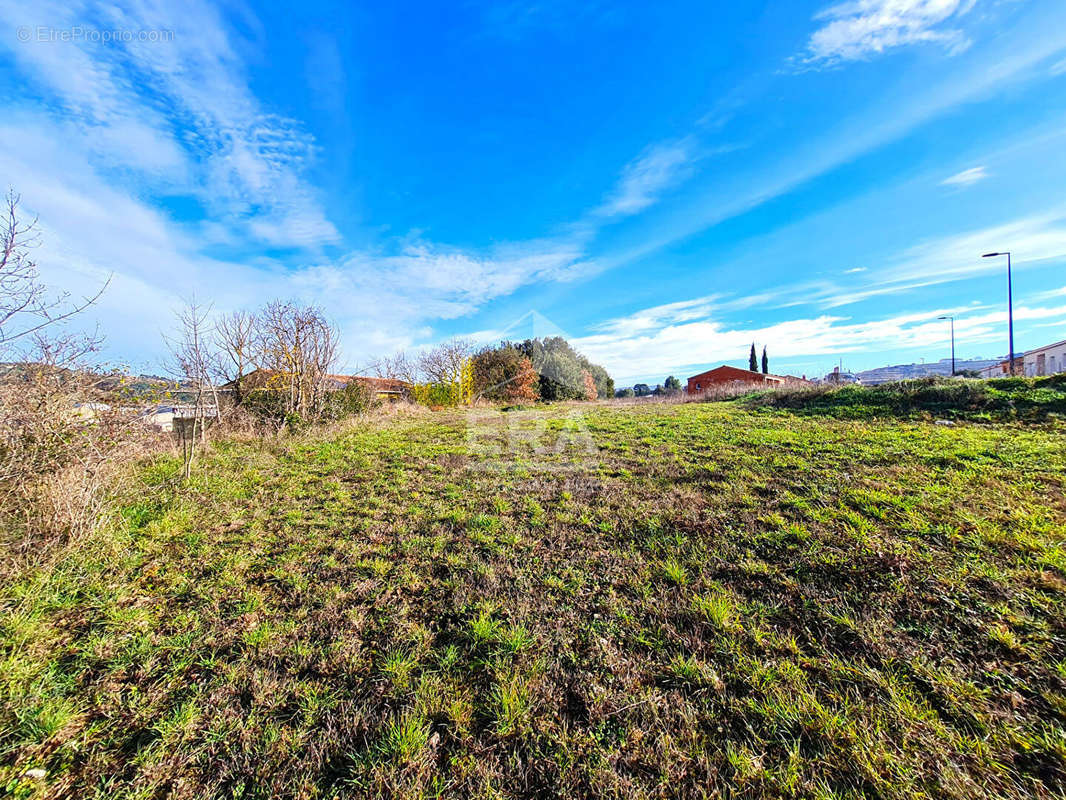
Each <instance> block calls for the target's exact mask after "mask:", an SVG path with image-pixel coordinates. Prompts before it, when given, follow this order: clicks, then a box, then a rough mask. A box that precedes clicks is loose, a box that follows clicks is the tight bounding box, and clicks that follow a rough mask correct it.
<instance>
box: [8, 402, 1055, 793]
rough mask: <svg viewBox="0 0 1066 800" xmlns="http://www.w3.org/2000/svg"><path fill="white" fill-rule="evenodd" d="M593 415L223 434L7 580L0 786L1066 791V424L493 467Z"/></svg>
mask: <svg viewBox="0 0 1066 800" xmlns="http://www.w3.org/2000/svg"><path fill="white" fill-rule="evenodd" d="M569 412H570V409H569V408H567V407H565V406H564V407H556V408H553V409H550V410H548V411H546V412H515V413H511V414H506V415H499V416H497V417H495V418H493V419H489V420H487V421H480V422H473V423H472V424H474V425H475V426H477V427H476V428H475V429H474V434H475V435H474V437H473V439H471V438H470V437H469V436H468V428H467V423H468V421H469V419H468V418H466V417H464V416H462V415H455V416H448V415H441V414H438V415H434V416H433V417H431V418H419V419H406V420H405V419H400V420H395V421H391V422H381V423H375V424H373V425H372V426H370V427H369V428H365V429H361V430H360V429H352V430H350V431H348V432H346V433H341V434H337V435H333V436H328V437H321V438H318V439H309V440H306V441H301V442H297V443H293V444H291V445H290V446H288V447H287V448H277V449H276V451H274V452H271V451H270V450H268V449H266V448H263V447H261V446H257V445H252V444H247V445H243V444H227V445H223V446H219V447H218V449H217V451H216V452H215V453H214V454H213V455H212V456H211V457H210V458H209V459H208V461H207V463H204V464H203V465H202V466H201V468H200V470H199V472H198V474H197V475H196V477H195V479H194V485H193V486H192V487H190V488H188V489H185V490H183V491H182V493H181V494H180V495H174V494H171V493H170V492H168V491H167V490H165V489H158V490H154V491H152V492H151V493H150V494H149V495H148V496H149V497H152V498H153V499H152V500H150V501H142V502H139V503H134V504H130V505H128V506H126V507H125V508H124V510H123V515H122V518H121V520H120V522H119V524H117V525H116V526H115V530H113V531H110V532H107V533H106V534H101V535H100V536H97V537H96V538H94V539H93V540H92V541H89V542H85V543H84V544H82V545H80V546H78V547H75V548H71V549H70V550H69V551H68V553H67V554H66V555H65V556H64V557H62V558H61V559H60V560H59V561H57V562H56V563H54V564H53V565H52V566H50V567H48V568H44V569H41V570H38V571H35V572H34V573H32V574H27V575H25V576H23V577H22V578H21V579H20V580H18V581H17V582H15V583H14V584H13V585H10V586H7V587H4V588H3V589H2V594H0V601H2V605H0V631H2V633H0V658H2V660H3V662H2V666H0V672H2V677H0V682H2V683H0V692H2V694H0V702H2V707H0V791H2V790H3V788H4V787H5V785H6V786H7V788H8V790H9V791H12V792H15V793H20V794H23V795H25V796H32V795H34V794H35V793H39V794H41V795H50V796H78V797H93V796H96V797H108V798H121V797H158V796H164V795H170V796H174V797H211V796H225V797H264V798H265V797H306V798H310V797H332V796H334V795H338V796H348V795H354V796H380V795H382V794H387V795H411V796H420V795H433V794H438V793H439V794H443V795H444V796H450V797H493V796H501V795H503V796H519V797H534V796H551V795H563V796H574V797H576V796H589V795H597V796H631V797H636V796H676V795H685V796H699V795H702V794H707V795H715V794H718V793H723V792H725V793H728V792H730V791H732V792H735V793H736V794H737V795H740V796H762V795H786V794H794V793H798V794H804V795H814V796H817V795H821V796H831V795H832V794H834V793H835V794H837V795H859V794H865V795H866V796H870V797H879V796H880V797H914V796H921V795H923V794H925V795H933V796H979V795H988V796H997V797H1010V796H1026V795H1034V794H1040V793H1042V792H1043V793H1049V792H1056V791H1059V790H1060V788H1061V786H1062V782H1063V781H1064V779H1066V739H1064V733H1063V731H1064V728H1066V639H1064V636H1066V630H1064V616H1063V611H1064V609H1066V603H1064V589H1066V580H1064V579H1066V549H1064V548H1066V531H1064V520H1066V502H1064V496H1063V477H1062V476H1063V475H1064V474H1066V446H1064V445H1066V429H1063V427H1061V425H1059V426H1058V427H1045V428H1032V427H1029V428H1023V427H1015V426H1005V425H1001V426H988V425H984V426H970V425H959V426H956V427H941V426H934V425H930V424H927V423H921V422H916V423H895V422H891V421H873V422H859V421H841V420H832V419H817V418H811V417H799V416H795V415H792V414H790V413H787V412H774V411H770V412H766V411H763V412H758V413H752V412H750V411H746V410H744V409H743V408H741V407H738V406H737V405H734V404H700V405H684V406H665V407H628V408H623V409H617V408H602V407H600V408H595V409H590V410H588V411H587V413H586V416H585V424H586V425H587V429H588V431H589V433H590V435H591V436H592V438H593V439H594V440H595V443H596V445H597V447H598V454H596V455H595V456H593V457H589V455H588V453H587V452H586V450H585V449H584V448H583V447H582V446H581V445H582V440H581V439H580V437H579V436H576V435H572V436H571V438H569V439H568V440H567V439H565V438H564V442H565V441H568V442H569V446H567V447H564V448H558V449H557V448H555V447H554V446H551V447H550V452H548V453H546V454H543V453H542V454H540V455H536V454H532V453H525V455H523V456H522V457H521V458H519V459H518V460H517V461H516V462H512V463H511V464H510V466H511V467H512V469H509V470H507V471H504V472H498V471H493V470H485V469H481V468H480V467H482V466H484V465H485V463H486V459H485V457H484V455H483V454H482V455H479V454H478V453H476V452H475V453H474V454H473V455H471V450H470V446H471V442H472V441H473V443H475V444H485V443H486V442H491V441H492V437H493V436H495V435H497V434H499V436H500V437H501V439H500V440H501V441H502V437H503V434H504V432H505V431H506V430H507V428H506V426H507V425H509V424H511V425H516V426H517V427H518V428H520V429H522V430H524V431H527V432H531V431H535V430H536V426H537V425H539V424H543V423H544V420H545V418H546V419H547V426H548V433H549V435H550V434H553V433H554V432H558V431H559V430H560V429H561V428H567V426H568V425H569V423H568V422H567V414H568V413H569ZM549 444H550V445H554V439H552V440H551V441H550V442H549ZM557 450H559V451H558V452H557ZM545 465H550V466H553V467H555V468H559V470H560V471H554V472H544V471H542V469H541V467H543V466H545ZM175 471H176V465H175V464H174V463H173V462H170V461H160V462H158V463H156V464H153V465H149V466H148V467H146V468H145V469H144V470H143V471H142V478H143V480H144V481H145V482H146V483H147V484H148V485H155V484H160V483H161V482H163V481H164V479H166V478H167V477H168V476H170V475H173V474H174V473H175ZM33 767H41V768H44V769H46V770H47V777H46V778H45V779H44V780H43V781H34V780H31V779H29V778H24V779H21V780H20V779H19V777H18V776H20V775H22V774H23V773H24V771H25V770H26V769H28V768H33Z"/></svg>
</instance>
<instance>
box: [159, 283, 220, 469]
mask: <svg viewBox="0 0 1066 800" xmlns="http://www.w3.org/2000/svg"><path fill="white" fill-rule="evenodd" d="M210 317H211V306H210V305H207V306H204V305H203V304H201V303H199V302H197V301H196V299H195V298H192V299H190V300H188V301H187V302H186V304H185V307H184V308H182V309H181V310H180V311H179V312H178V314H177V321H178V334H177V336H176V337H175V338H173V339H168V340H167V344H168V346H169V347H170V353H171V359H172V363H171V366H170V371H171V372H172V373H174V374H175V375H177V376H179V377H181V378H182V379H183V380H184V381H185V383H186V385H187V386H188V387H189V390H190V391H191V392H192V395H193V408H192V411H193V414H192V422H191V425H190V423H189V422H188V421H187V420H185V419H182V418H181V417H179V415H178V414H175V415H174V425H175V426H176V427H178V429H179V430H178V432H179V434H180V437H181V444H182V456H183V460H184V465H185V478H186V480H188V478H189V474H190V472H191V470H192V462H193V458H194V456H195V450H196V439H197V437H199V439H200V442H201V444H203V443H204V442H205V441H206V438H207V433H206V428H207V417H208V412H207V403H206V400H207V397H208V396H210V397H211V400H212V407H213V410H214V411H213V414H212V415H211V416H212V417H215V416H217V414H218V390H217V388H216V387H215V382H214V380H213V376H214V372H215V369H216V367H217V365H218V354H217V353H216V352H215V350H214V344H215V343H214V339H213V338H212V336H211V333H212V326H211V324H210ZM190 427H191V430H190V429H189V428H190Z"/></svg>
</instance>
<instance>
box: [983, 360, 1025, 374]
mask: <svg viewBox="0 0 1066 800" xmlns="http://www.w3.org/2000/svg"><path fill="white" fill-rule="evenodd" d="M1024 371H1025V356H1015V357H1014V374H1016V375H1022V374H1023V373H1024ZM977 374H978V375H980V376H981V377H982V378H1006V377H1007V376H1008V375H1010V359H1007V358H1004V359H1002V360H1000V361H997V362H996V363H994V364H989V365H988V366H987V367H982V368H981V369H979V370H977Z"/></svg>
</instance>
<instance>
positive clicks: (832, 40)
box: [804, 0, 976, 65]
mask: <svg viewBox="0 0 1066 800" xmlns="http://www.w3.org/2000/svg"><path fill="white" fill-rule="evenodd" d="M975 2H976V0H850V1H849V2H845V3H840V4H838V5H834V6H830V7H829V8H826V9H825V10H823V11H821V12H819V13H818V14H817V15H816V16H815V20H817V21H819V22H822V23H824V24H823V25H822V26H821V27H820V28H818V30H816V31H815V32H814V33H813V34H811V38H810V40H809V41H808V43H807V55H806V57H805V59H804V61H805V63H808V64H815V65H817V64H825V65H830V64H835V63H839V62H841V61H856V60H859V59H865V58H869V57H870V56H874V55H880V54H881V53H884V52H885V51H886V50H891V49H894V48H897V47H903V46H904V45H911V44H918V43H922V42H938V43H940V44H943V45H944V46H945V47H947V48H948V49H949V51H951V52H953V53H954V52H960V51H961V50H964V49H965V48H966V47H967V46H968V45H969V40H968V39H967V38H966V35H965V34H964V33H963V31H962V30H960V29H958V28H951V27H945V25H944V24H945V23H947V22H949V21H951V20H958V18H959V17H961V16H963V15H964V14H965V13H966V12H968V11H969V10H970V9H971V8H973V6H974V3H975Z"/></svg>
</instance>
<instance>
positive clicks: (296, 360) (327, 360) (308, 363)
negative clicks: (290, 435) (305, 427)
mask: <svg viewBox="0 0 1066 800" xmlns="http://www.w3.org/2000/svg"><path fill="white" fill-rule="evenodd" d="M257 327H258V329H259V340H258V341H259V363H260V365H261V366H262V368H263V369H264V370H266V371H268V372H269V374H270V376H271V377H270V379H271V381H272V382H273V384H274V385H272V386H271V387H270V388H273V389H276V390H280V391H282V392H283V393H284V395H285V398H286V403H285V405H286V411H287V412H288V413H289V414H294V415H296V416H298V417H299V418H300V419H314V418H315V417H317V416H318V415H319V414H320V413H321V411H322V408H323V402H324V400H325V396H326V392H327V391H328V389H330V388H331V387H330V385H329V373H330V369H331V368H332V367H333V364H334V362H335V361H336V359H337V333H336V331H335V330H334V328H333V326H332V325H331V324H330V323H329V322H328V320H327V319H326V317H325V315H324V314H323V313H322V311H321V310H320V309H318V308H316V307H315V306H299V305H297V304H295V303H293V302H285V303H283V302H280V301H275V302H272V303H268V304H267V305H266V307H265V308H264V309H263V310H262V311H261V312H260V314H259V316H258V326H257Z"/></svg>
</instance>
